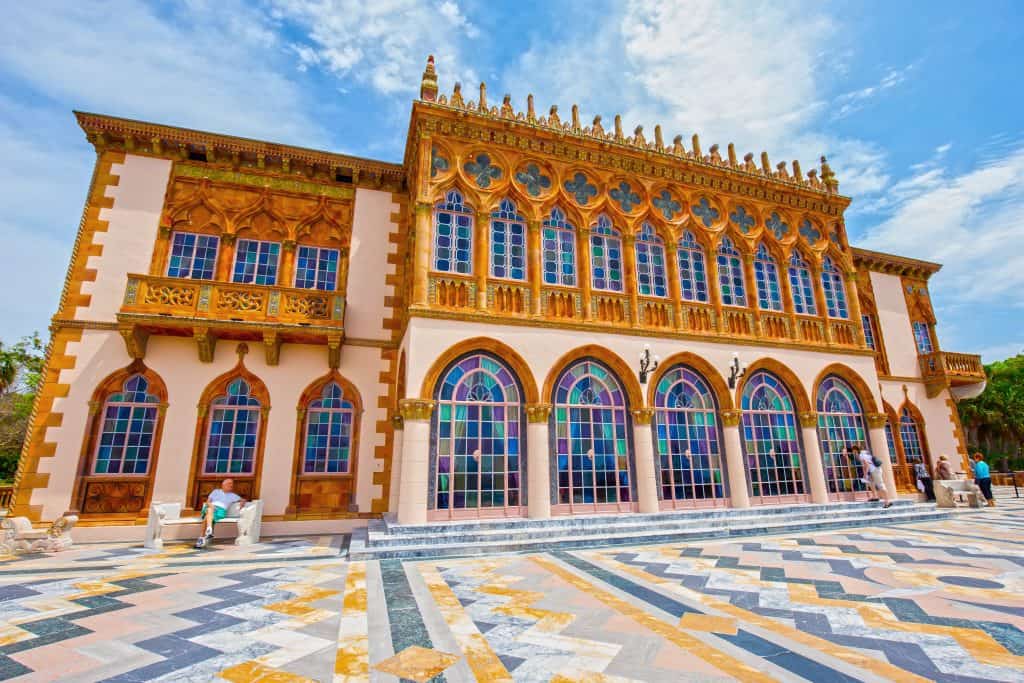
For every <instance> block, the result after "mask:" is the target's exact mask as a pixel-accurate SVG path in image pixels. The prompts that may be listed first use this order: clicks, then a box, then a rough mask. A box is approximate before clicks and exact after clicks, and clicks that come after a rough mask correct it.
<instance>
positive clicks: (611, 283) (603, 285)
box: [590, 214, 622, 292]
mask: <svg viewBox="0 0 1024 683" xmlns="http://www.w3.org/2000/svg"><path fill="white" fill-rule="evenodd" d="M590 265H591V277H590V280H591V286H592V287H593V288H594V289H599V290H605V291H610V292H621V291H622V237H621V236H620V235H619V231H618V230H616V229H615V228H614V227H612V221H611V219H610V218H608V216H605V215H604V214H602V215H601V216H600V217H599V218H598V219H597V225H595V226H594V227H593V228H591V230H590Z"/></svg>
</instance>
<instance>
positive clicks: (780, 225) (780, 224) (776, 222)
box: [764, 211, 789, 240]
mask: <svg viewBox="0 0 1024 683" xmlns="http://www.w3.org/2000/svg"><path fill="white" fill-rule="evenodd" d="M764 224H765V226H767V228H768V229H769V230H771V231H772V234H773V235H775V239H777V240H781V239H782V238H783V237H785V236H786V235H788V234H789V223H786V222H785V221H784V220H782V217H781V216H779V214H778V212H775V211H772V215H771V217H769V218H768V220H766V221H765V222H764Z"/></svg>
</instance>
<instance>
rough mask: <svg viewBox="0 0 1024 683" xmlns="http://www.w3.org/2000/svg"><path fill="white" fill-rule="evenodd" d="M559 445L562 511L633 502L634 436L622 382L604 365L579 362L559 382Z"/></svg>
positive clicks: (556, 440) (556, 422)
mask: <svg viewBox="0 0 1024 683" xmlns="http://www.w3.org/2000/svg"><path fill="white" fill-rule="evenodd" d="M552 398H553V401H554V404H555V409H554V414H553V416H552V420H553V421H554V429H553V430H552V431H553V432H554V446H555V449H554V450H555V458H556V463H557V468H558V470H557V484H558V497H557V504H558V505H560V506H564V507H562V508H561V511H573V510H574V509H581V508H582V509H589V510H591V511H594V510H601V509H621V507H620V504H623V503H629V502H630V501H632V499H633V496H632V493H631V491H630V473H629V470H630V466H629V453H630V448H629V441H628V439H629V434H628V431H629V430H628V424H629V423H628V422H627V419H626V399H625V394H624V393H623V390H622V384H621V383H620V382H619V380H618V378H616V377H615V375H614V374H613V373H612V372H611V371H610V370H608V369H607V368H606V367H605V366H604V365H602V364H600V363H598V362H596V361H592V360H579V361H576V362H575V363H573V364H572V365H570V366H569V367H568V368H566V369H565V370H564V371H563V372H562V374H561V376H559V378H558V381H557V382H556V383H555V391H554V396H553V397H552Z"/></svg>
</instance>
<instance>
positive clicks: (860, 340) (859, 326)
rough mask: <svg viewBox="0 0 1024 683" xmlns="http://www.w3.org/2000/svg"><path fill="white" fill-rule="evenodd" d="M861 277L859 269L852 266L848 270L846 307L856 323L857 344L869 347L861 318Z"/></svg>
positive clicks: (852, 320)
mask: <svg viewBox="0 0 1024 683" xmlns="http://www.w3.org/2000/svg"><path fill="white" fill-rule="evenodd" d="M859 278H860V273H858V272H857V269H856V268H851V269H850V270H848V271H846V279H845V280H844V281H843V285H844V286H845V288H846V292H845V294H846V309H847V311H848V312H849V313H850V321H851V322H852V323H854V328H853V329H854V331H855V334H856V339H857V346H859V347H861V348H867V342H866V341H865V340H864V321H863V320H861V310H860V295H859V294H858V288H859V286H860V279H859Z"/></svg>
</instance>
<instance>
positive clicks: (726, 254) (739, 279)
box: [718, 237, 747, 306]
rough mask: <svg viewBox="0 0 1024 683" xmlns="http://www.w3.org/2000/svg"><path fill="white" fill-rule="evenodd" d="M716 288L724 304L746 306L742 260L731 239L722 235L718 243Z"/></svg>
mask: <svg viewBox="0 0 1024 683" xmlns="http://www.w3.org/2000/svg"><path fill="white" fill-rule="evenodd" d="M718 289H719V291H721V293H722V304H723V305H725V306H746V305H747V295H746V293H745V292H744V284H743V260H742V258H741V257H740V252H739V250H738V249H736V247H735V246H734V245H733V243H732V240H731V239H729V238H728V237H723V238H722V242H721V244H719V245H718Z"/></svg>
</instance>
